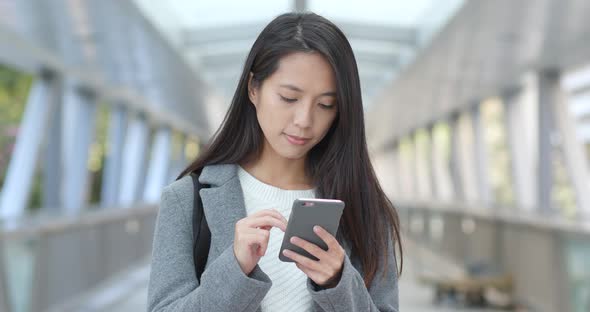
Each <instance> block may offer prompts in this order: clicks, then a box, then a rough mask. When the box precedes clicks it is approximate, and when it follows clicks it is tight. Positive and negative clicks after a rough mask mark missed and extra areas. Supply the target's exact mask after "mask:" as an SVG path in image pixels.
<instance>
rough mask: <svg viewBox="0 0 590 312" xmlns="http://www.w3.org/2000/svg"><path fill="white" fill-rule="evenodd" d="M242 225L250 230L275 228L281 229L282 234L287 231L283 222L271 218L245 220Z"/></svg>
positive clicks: (261, 217)
mask: <svg viewBox="0 0 590 312" xmlns="http://www.w3.org/2000/svg"><path fill="white" fill-rule="evenodd" d="M243 224H244V225H245V226H246V227H250V228H256V227H267V226H275V227H278V228H279V229H281V230H282V231H283V232H284V231H285V230H286V229H287V224H286V223H285V222H283V221H282V220H280V219H277V218H275V217H273V216H259V217H254V218H246V219H244V222H243Z"/></svg>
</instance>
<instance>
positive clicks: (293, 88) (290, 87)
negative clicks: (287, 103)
mask: <svg viewBox="0 0 590 312" xmlns="http://www.w3.org/2000/svg"><path fill="white" fill-rule="evenodd" d="M280 87H281V88H287V89H290V90H293V91H297V92H303V90H301V89H300V88H298V87H296V86H294V85H290V84H282V85H280ZM320 96H333V97H336V92H333V91H330V92H324V93H322V94H320Z"/></svg>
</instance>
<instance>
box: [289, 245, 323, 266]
mask: <svg viewBox="0 0 590 312" xmlns="http://www.w3.org/2000/svg"><path fill="white" fill-rule="evenodd" d="M283 255H285V256H286V257H288V258H289V259H291V260H293V261H295V262H297V263H299V264H301V265H303V266H305V267H307V268H309V269H311V270H314V271H320V270H321V266H320V263H319V262H318V261H315V260H311V259H309V258H308V257H306V256H302V255H300V254H298V253H296V252H294V251H292V250H289V249H285V250H283Z"/></svg>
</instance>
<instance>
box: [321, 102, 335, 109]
mask: <svg viewBox="0 0 590 312" xmlns="http://www.w3.org/2000/svg"><path fill="white" fill-rule="evenodd" d="M320 107H321V108H322V109H332V108H334V105H326V104H322V103H320Z"/></svg>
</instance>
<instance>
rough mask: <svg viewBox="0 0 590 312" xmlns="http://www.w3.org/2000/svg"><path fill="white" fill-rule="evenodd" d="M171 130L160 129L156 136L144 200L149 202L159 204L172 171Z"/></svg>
mask: <svg viewBox="0 0 590 312" xmlns="http://www.w3.org/2000/svg"><path fill="white" fill-rule="evenodd" d="M171 135H172V134H171V131H170V128H167V127H165V128H160V129H158V130H157V131H156V134H155V136H154V143H153V145H152V153H151V157H150V164H149V167H148V174H147V179H146V183H147V184H146V186H145V189H144V193H143V199H144V200H145V201H147V202H157V201H158V200H159V199H160V194H161V193H162V189H163V188H164V186H166V182H167V181H166V178H167V176H168V172H169V169H170V143H171Z"/></svg>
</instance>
